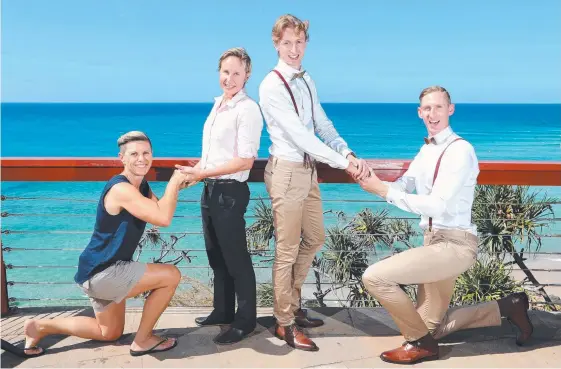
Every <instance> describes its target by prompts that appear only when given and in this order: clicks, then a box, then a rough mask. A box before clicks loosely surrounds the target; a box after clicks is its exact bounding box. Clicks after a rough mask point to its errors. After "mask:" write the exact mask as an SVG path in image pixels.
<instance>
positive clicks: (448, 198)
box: [385, 127, 479, 235]
mask: <svg viewBox="0 0 561 369" xmlns="http://www.w3.org/2000/svg"><path fill="white" fill-rule="evenodd" d="M456 138H458V135H456V134H455V133H454V132H453V131H452V129H451V128H450V127H448V128H446V129H444V130H443V131H441V132H440V133H438V134H437V135H435V136H434V139H435V141H436V144H434V143H431V144H425V145H424V146H423V147H421V150H420V151H419V153H418V154H417V156H415V159H414V160H413V161H412V162H411V165H410V166H409V169H408V170H407V172H405V174H404V175H403V176H402V177H401V178H399V179H398V180H397V181H395V182H391V183H390V182H385V183H387V184H388V185H389V186H390V188H389V190H388V194H387V196H386V200H387V201H388V202H389V203H390V204H394V205H396V206H397V207H399V208H400V209H403V210H405V211H408V212H411V213H415V214H419V215H421V222H420V227H421V228H422V229H426V228H427V227H428V222H429V217H432V226H433V228H435V229H459V230H463V231H468V232H471V233H473V234H475V235H477V227H476V226H475V224H473V223H472V221H471V206H472V204H473V197H474V191H475V185H476V183H477V176H478V175H479V164H478V160H477V156H476V155H475V150H474V149H473V146H471V144H470V143H469V142H467V141H465V140H460V141H456V142H454V143H453V144H452V145H450V147H449V148H448V149H447V150H446V152H445V153H444V156H443V157H442V160H441V162H440V169H439V171H438V176H437V177H436V181H435V183H434V187H433V185H432V180H433V176H434V170H435V168H436V162H437V161H438V158H439V156H440V154H441V153H442V151H443V150H444V148H446V146H448V144H449V143H451V142H452V141H454V140H455V139H456ZM413 191H416V194H412V193H413Z"/></svg>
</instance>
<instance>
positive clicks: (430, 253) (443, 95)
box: [359, 86, 533, 364]
mask: <svg viewBox="0 0 561 369" xmlns="http://www.w3.org/2000/svg"><path fill="white" fill-rule="evenodd" d="M419 100H420V106H419V108H418V114H419V118H421V119H422V120H423V122H424V123H425V126H426V128H427V131H428V134H429V137H428V138H425V144H424V145H423V146H422V147H421V150H420V152H419V153H418V154H417V156H416V157H415V159H414V160H413V161H412V162H411V164H410V166H409V169H408V170H407V172H405V174H404V175H403V176H402V177H401V178H399V179H398V180H396V181H395V182H392V183H388V182H383V181H381V180H380V179H378V177H377V176H376V175H375V174H374V173H372V174H371V176H369V177H367V178H365V179H363V180H361V181H359V183H360V185H361V187H362V188H363V189H364V190H366V191H368V192H372V193H375V194H377V195H379V196H381V197H383V198H385V199H386V201H387V202H388V203H390V204H393V205H395V206H397V207H398V208H400V209H402V210H405V211H408V212H411V213H415V214H419V215H420V216H421V222H420V227H421V228H422V229H424V231H425V233H424V243H423V246H422V247H417V248H414V249H410V250H407V251H404V252H401V253H399V254H397V255H394V256H392V257H390V258H387V259H384V260H382V261H380V262H378V263H376V264H373V265H371V266H370V267H369V268H368V269H367V270H366V271H365V272H364V275H363V277H362V279H363V281H364V285H365V287H366V289H367V290H368V292H369V293H370V294H372V295H373V296H374V297H376V299H377V300H378V301H379V302H380V303H381V304H382V306H384V308H385V309H386V310H387V311H388V312H389V314H390V315H391V316H392V318H393V320H394V321H395V323H396V325H397V327H398V328H399V329H400V331H401V333H402V334H403V336H404V337H405V339H406V342H405V343H404V344H403V345H402V346H401V347H399V348H397V349H394V350H390V351H386V352H383V353H382V354H381V356H380V357H381V359H382V360H384V361H387V362H391V363H399V364H412V363H416V362H419V361H422V360H434V359H438V357H439V352H438V344H437V340H438V339H439V338H442V337H444V336H445V335H448V334H450V333H452V332H454V331H458V330H460V329H467V328H476V327H487V326H495V325H501V317H505V318H507V319H509V320H510V321H511V322H512V323H513V324H514V325H515V326H517V327H518V329H519V330H520V334H519V335H518V337H517V339H516V343H517V344H518V345H522V344H524V343H525V342H526V341H527V340H528V339H529V338H530V336H531V334H532V331H533V328H532V323H531V322H530V319H529V317H528V314H527V310H528V306H529V303H528V296H527V295H526V294H525V293H515V294H512V295H510V296H507V297H504V298H502V299H500V300H497V301H490V302H485V303H482V304H477V305H471V306H464V307H458V308H453V309H450V310H449V309H448V306H449V304H450V300H451V298H452V293H453V291H454V284H455V281H456V278H457V277H458V276H459V275H460V274H462V273H463V272H465V271H466V270H467V269H469V268H470V267H471V266H472V265H473V264H474V263H475V260H476V256H477V247H478V243H479V242H478V236H477V229H476V226H475V225H474V224H473V223H472V219H471V208H472V203H473V199H474V190H475V185H476V183H477V176H478V175H479V165H478V160H477V157H476V155H475V151H474V149H473V147H472V146H471V144H470V143H469V142H467V141H466V140H464V139H463V138H461V137H459V136H458V135H456V134H455V133H454V132H453V131H452V129H451V128H450V126H449V118H450V116H451V115H452V114H453V113H454V109H455V107H454V104H452V103H451V100H450V94H449V93H448V91H446V89H444V88H443V87H440V86H432V87H428V88H426V89H424V90H423V91H422V92H421V95H420V96H419ZM414 191H415V192H416V194H413V192H414ZM401 284H418V286H419V289H418V293H417V303H416V305H415V306H414V305H413V303H412V302H411V300H410V299H409V298H408V297H407V295H406V294H405V292H404V291H403V290H402V289H401V288H400V286H399V285H401Z"/></svg>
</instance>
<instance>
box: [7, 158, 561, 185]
mask: <svg viewBox="0 0 561 369" xmlns="http://www.w3.org/2000/svg"><path fill="white" fill-rule="evenodd" d="M197 162H198V159H191V158H187V159H186V158H158V159H154V162H153V164H152V169H151V170H150V172H149V173H148V175H147V176H146V179H147V180H149V181H167V180H168V179H169V177H170V176H171V173H172V171H173V166H174V164H180V165H195V164H196V163H197ZM367 162H368V164H369V165H370V166H371V167H372V168H373V169H374V170H375V172H376V174H377V175H378V176H379V177H380V179H382V180H386V181H392V180H395V179H396V178H398V177H399V176H401V175H402V174H403V173H405V171H406V170H407V168H408V167H409V163H410V160H400V159H377V160H367ZM266 164H267V160H265V159H259V160H256V161H255V164H254V165H253V169H252V171H251V175H250V177H249V181H250V182H263V172H264V170H265V165H266ZM479 168H480V171H481V172H480V174H479V178H478V183H479V184H491V185H502V184H511V185H531V186H561V162H520V161H481V162H480V163H479ZM1 169H2V181H105V180H107V179H109V178H110V177H111V176H113V175H115V174H118V173H120V172H121V170H122V163H121V162H120V161H119V160H118V159H110V158H4V159H2V163H1ZM318 178H319V181H320V182H322V183H352V182H353V180H352V178H351V177H350V176H348V175H347V174H346V173H345V171H343V170H337V169H333V168H331V167H329V166H327V165H325V164H319V165H318Z"/></svg>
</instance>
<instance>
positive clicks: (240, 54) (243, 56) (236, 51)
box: [218, 47, 251, 76]
mask: <svg viewBox="0 0 561 369" xmlns="http://www.w3.org/2000/svg"><path fill="white" fill-rule="evenodd" d="M230 56H235V57H236V58H238V59H240V61H241V62H242V64H244V65H245V72H246V73H247V75H248V76H249V75H250V74H251V58H250V57H249V54H248V53H247V51H245V49H244V48H243V47H233V48H231V49H228V50H226V51H224V53H223V54H222V55H221V56H220V59H218V70H219V71H220V68H222V62H223V61H224V60H225V59H226V58H228V57H230Z"/></svg>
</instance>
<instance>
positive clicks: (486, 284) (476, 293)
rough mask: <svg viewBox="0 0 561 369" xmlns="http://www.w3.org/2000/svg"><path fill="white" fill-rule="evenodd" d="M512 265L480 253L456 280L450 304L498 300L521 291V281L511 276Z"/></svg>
mask: <svg viewBox="0 0 561 369" xmlns="http://www.w3.org/2000/svg"><path fill="white" fill-rule="evenodd" d="M511 271H512V266H509V265H505V264H504V263H503V262H502V261H501V260H499V259H497V258H495V257H491V256H488V255H485V254H483V255H481V256H480V257H479V258H478V259H477V261H476V262H475V264H474V265H473V266H472V267H471V268H470V269H468V270H467V271H465V272H464V273H462V274H461V275H460V276H459V277H458V279H457V280H456V285H455V287H454V294H453V296H452V305H466V304H475V303H479V302H485V301H493V300H498V299H500V298H502V297H504V296H506V295H509V294H511V293H514V292H520V291H523V290H524V288H523V287H522V283H521V282H517V281H515V280H514V278H512V276H511Z"/></svg>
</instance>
